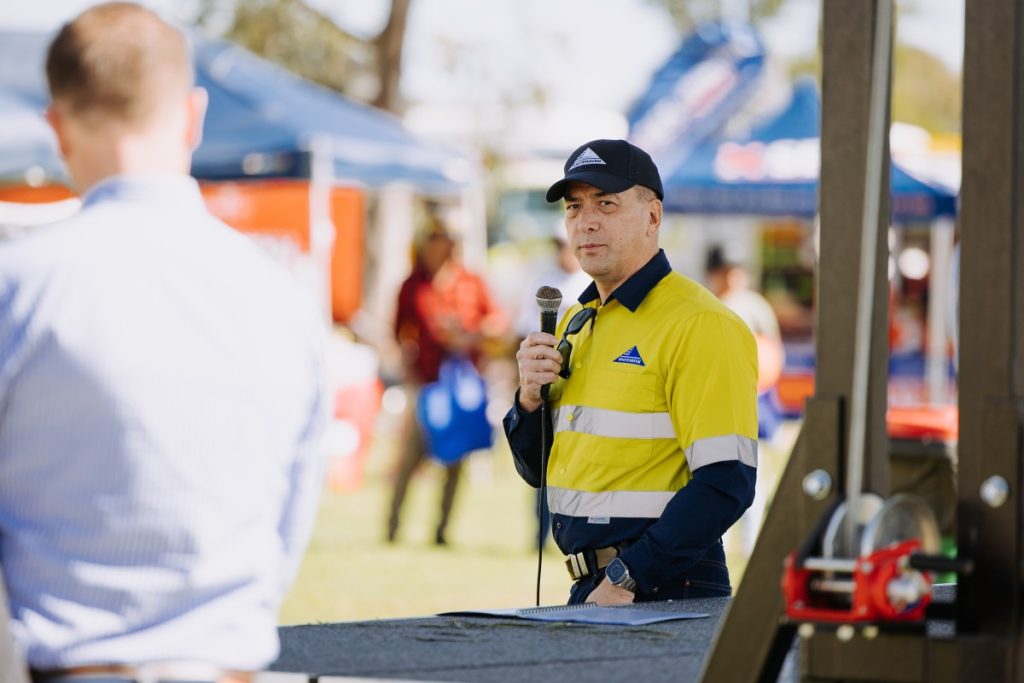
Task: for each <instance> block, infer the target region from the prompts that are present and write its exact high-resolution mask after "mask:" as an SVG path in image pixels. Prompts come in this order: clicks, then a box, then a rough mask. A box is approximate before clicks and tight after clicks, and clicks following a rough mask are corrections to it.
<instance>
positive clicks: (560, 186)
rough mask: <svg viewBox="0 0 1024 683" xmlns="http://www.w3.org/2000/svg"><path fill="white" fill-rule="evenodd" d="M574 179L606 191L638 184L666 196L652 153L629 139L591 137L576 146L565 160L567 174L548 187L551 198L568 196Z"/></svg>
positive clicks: (556, 199)
mask: <svg viewBox="0 0 1024 683" xmlns="http://www.w3.org/2000/svg"><path fill="white" fill-rule="evenodd" d="M571 182H579V183H586V184H587V185H593V186H594V187H596V188H599V189H601V190H604V191H605V192H624V191H625V190H628V189H629V188H631V187H633V186H634V185H643V186H644V187H647V188H650V189H651V190H652V191H653V192H654V194H656V195H658V199H664V198H665V192H664V190H662V188H661V176H660V175H659V174H658V167H657V166H655V165H654V161H653V160H652V159H651V155H650V154H648V153H647V152H645V151H643V150H642V149H640V148H639V147H637V146H636V145H634V144H631V143H629V142H626V141H625V140H591V141H590V142H588V143H586V144H585V145H580V146H579V147H577V148H576V151H574V152H573V153H572V154H570V155H569V158H568V159H567V160H566V162H565V177H564V178H562V179H561V180H559V181H558V182H557V183H555V184H554V185H552V186H551V187H550V188H548V194H547V200H548V201H549V202H557V201H558V200H559V199H561V198H562V197H564V196H565V186H566V185H568V184H569V183H571Z"/></svg>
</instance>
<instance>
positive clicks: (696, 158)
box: [630, 29, 956, 222]
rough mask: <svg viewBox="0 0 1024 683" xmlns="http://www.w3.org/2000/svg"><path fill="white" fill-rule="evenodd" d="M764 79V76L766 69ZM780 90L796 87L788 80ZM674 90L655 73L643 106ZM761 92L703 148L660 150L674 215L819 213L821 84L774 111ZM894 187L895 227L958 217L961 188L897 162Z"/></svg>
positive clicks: (724, 119)
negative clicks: (674, 154) (675, 153)
mask: <svg viewBox="0 0 1024 683" xmlns="http://www.w3.org/2000/svg"><path fill="white" fill-rule="evenodd" d="M704 30H705V32H706V31H707V29H704ZM721 35H722V36H724V37H728V36H729V35H736V32H735V31H733V32H732V33H730V34H728V35H727V34H726V33H722V34H721ZM689 40H693V38H691V39H689ZM689 40H688V41H687V42H689ZM684 45H685V44H684ZM674 59H675V56H674V57H673V58H672V59H670V60H669V62H670V63H672V62H673V60H674ZM691 68H693V67H692V66H691ZM663 70H664V69H663ZM660 73H661V72H659V74H660ZM684 77H685V73H681V74H678V75H677V79H678V82H679V83H682V79H683V78H684ZM757 77H758V79H761V78H764V74H763V70H762V71H759V72H758V74H757ZM780 87H790V86H789V85H788V84H785V83H783V84H781V85H780ZM668 89H669V86H666V85H665V84H664V83H660V82H659V78H658V75H656V76H655V78H654V79H653V80H652V84H651V87H650V89H649V90H648V93H647V95H645V97H644V99H642V100H641V102H644V101H646V100H647V99H650V98H652V97H655V96H656V95H657V94H658V93H662V94H664V93H665V92H666V91H667V90H668ZM755 90H756V88H755V87H753V85H748V86H747V87H745V88H744V89H743V93H742V95H743V101H741V102H736V103H734V106H733V107H732V108H731V110H730V111H727V112H723V115H722V116H720V117H718V118H717V119H716V121H715V123H716V124H717V125H716V128H715V130H713V131H711V132H709V133H707V134H705V135H703V136H702V138H701V140H699V141H698V142H696V143H694V142H692V141H690V140H688V141H686V143H685V144H686V146H687V147H688V148H689V151H688V153H687V154H685V155H684V156H682V157H681V158H677V159H669V158H666V157H664V156H660V155H658V154H657V153H656V152H655V161H656V162H657V163H658V166H659V169H660V170H661V172H662V182H663V184H664V186H665V208H666V209H667V210H669V211H678V212H683V213H711V214H750V215H765V216H800V217H810V216H814V215H815V214H816V213H817V208H818V175H819V167H820V158H821V155H820V132H821V123H820V122H821V99H820V97H819V95H818V89H817V86H816V85H815V83H814V82H813V81H812V80H809V79H807V80H798V81H797V82H796V83H794V84H792V86H791V94H790V96H789V98H788V100H787V99H785V98H783V101H782V104H781V107H780V106H776V107H774V108H772V107H771V106H770V105H767V104H765V103H764V100H763V99H762V98H760V97H758V96H757V93H756V92H755ZM663 96H664V95H663ZM647 106H648V108H651V107H654V106H657V105H656V104H655V105H651V104H648V105H647ZM704 127H705V128H707V127H709V126H708V125H707V124H705V126H704ZM635 131H636V129H635V127H631V133H630V137H631V139H633V140H634V141H635V142H637V144H640V146H641V147H642V146H643V144H642V141H641V140H639V139H638V136H637V135H635V134H634V132H635ZM890 182H891V185H892V193H893V195H892V214H893V220H894V221H896V222H910V221H927V220H931V219H932V218H934V217H936V216H941V215H950V216H952V215H954V214H955V212H956V192H955V191H954V190H952V189H950V188H946V187H942V186H940V185H937V184H933V183H929V182H926V181H924V180H921V179H919V178H916V177H914V176H913V175H911V174H910V173H908V172H907V171H906V170H905V169H903V168H901V167H900V166H899V165H898V164H893V165H892V170H891V173H890Z"/></svg>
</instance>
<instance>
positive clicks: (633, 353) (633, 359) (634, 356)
mask: <svg viewBox="0 0 1024 683" xmlns="http://www.w3.org/2000/svg"><path fill="white" fill-rule="evenodd" d="M614 362H616V363H627V364H628V365H640V366H643V367H646V365H647V364H646V363H644V359H643V358H641V357H640V352H639V351H637V350H636V347H635V346H634V347H633V348H631V349H630V350H629V351H626V352H625V353H624V354H622V355H621V356H619V357H618V358H616V359H615V361H614Z"/></svg>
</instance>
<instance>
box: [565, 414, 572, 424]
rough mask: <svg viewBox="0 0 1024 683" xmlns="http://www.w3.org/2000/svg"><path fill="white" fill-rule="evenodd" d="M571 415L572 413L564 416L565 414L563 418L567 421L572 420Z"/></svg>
mask: <svg viewBox="0 0 1024 683" xmlns="http://www.w3.org/2000/svg"><path fill="white" fill-rule="evenodd" d="M572 417H573V416H572V415H566V416H565V419H566V420H567V421H569V422H572Z"/></svg>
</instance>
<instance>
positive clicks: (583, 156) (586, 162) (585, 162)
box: [569, 147, 607, 171]
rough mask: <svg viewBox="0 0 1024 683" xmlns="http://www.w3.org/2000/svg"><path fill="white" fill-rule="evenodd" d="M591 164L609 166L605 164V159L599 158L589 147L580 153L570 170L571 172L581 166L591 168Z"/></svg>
mask: <svg viewBox="0 0 1024 683" xmlns="http://www.w3.org/2000/svg"><path fill="white" fill-rule="evenodd" d="M591 164H601V165H602V166H606V165H607V164H605V163H604V159H602V158H601V157H599V156H597V154H595V153H594V150H592V149H590V148H589V147H587V148H586V149H585V150H583V151H582V152H580V155H579V156H578V157H576V161H574V162H572V166H570V167H569V170H570V171H571V170H573V169H575V168H578V167H580V166H590V165H591Z"/></svg>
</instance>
